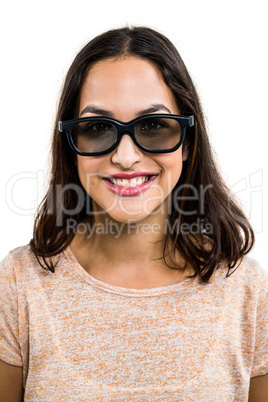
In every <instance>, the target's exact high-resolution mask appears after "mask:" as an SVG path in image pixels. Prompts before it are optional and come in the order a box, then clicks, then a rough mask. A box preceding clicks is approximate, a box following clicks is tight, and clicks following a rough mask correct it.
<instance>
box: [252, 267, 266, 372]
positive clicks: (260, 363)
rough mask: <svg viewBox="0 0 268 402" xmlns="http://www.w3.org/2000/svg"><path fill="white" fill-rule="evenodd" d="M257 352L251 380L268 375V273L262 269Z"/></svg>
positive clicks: (256, 342) (257, 318) (256, 335)
mask: <svg viewBox="0 0 268 402" xmlns="http://www.w3.org/2000/svg"><path fill="white" fill-rule="evenodd" d="M258 282H259V286H258V288H259V291H258V305H257V315H256V331H255V350H254V360H253V366H252V370H251V378H252V377H257V376H260V375H264V374H267V373H268V272H266V271H265V270H264V269H263V268H261V267H260V275H259V281H258Z"/></svg>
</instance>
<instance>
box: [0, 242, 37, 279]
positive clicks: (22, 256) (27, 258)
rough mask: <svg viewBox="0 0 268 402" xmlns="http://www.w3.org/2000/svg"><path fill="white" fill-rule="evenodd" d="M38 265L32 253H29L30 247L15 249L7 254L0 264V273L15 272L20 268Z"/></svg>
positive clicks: (27, 245)
mask: <svg viewBox="0 0 268 402" xmlns="http://www.w3.org/2000/svg"><path fill="white" fill-rule="evenodd" d="M29 265H31V266H33V265H39V264H38V263H37V260H36V258H35V255H34V253H33V252H32V251H31V248H30V245H29V244H26V245H24V246H20V247H17V248H15V249H13V250H11V251H9V253H8V254H7V256H6V257H5V258H4V259H3V260H2V261H1V263H0V271H5V272H7V271H15V270H17V269H20V268H21V267H27V266H29Z"/></svg>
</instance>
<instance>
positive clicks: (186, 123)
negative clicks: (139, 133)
mask: <svg viewBox="0 0 268 402" xmlns="http://www.w3.org/2000/svg"><path fill="white" fill-rule="evenodd" d="M152 117H155V118H170V119H173V120H176V121H178V122H179V123H180V126H181V138H180V141H179V142H178V144H176V145H175V146H174V147H173V148H171V149H163V150H161V149H157V150H153V149H148V148H145V147H143V146H142V145H141V144H140V143H139V142H138V141H137V139H136V137H135V129H134V128H135V125H136V123H137V122H138V121H142V120H146V119H148V118H152ZM94 120H98V121H105V122H109V123H113V124H114V125H115V127H116V129H117V138H116V140H115V142H114V143H113V145H112V146H111V147H110V148H108V149H106V150H105V151H101V152H81V151H79V149H77V148H76V146H75V144H74V142H73V138H72V129H73V126H74V125H75V124H77V123H82V122H85V121H94ZM192 126H194V116H179V115H175V114H149V115H145V116H141V117H138V118H136V119H134V120H131V121H129V122H127V123H122V122H121V121H118V120H114V119H111V118H109V117H100V116H94V117H83V118H80V119H73V120H66V121H60V122H59V131H60V132H61V133H66V134H67V138H68V142H69V145H70V147H71V148H72V150H73V151H74V152H75V153H76V154H78V155H81V156H98V155H105V154H108V153H110V152H112V151H113V150H114V149H115V148H116V147H117V146H118V145H119V143H120V141H121V138H122V137H123V135H125V134H126V135H129V136H130V137H131V139H132V141H133V142H134V144H135V145H136V146H137V147H138V148H140V149H141V150H142V151H145V152H150V153H154V154H162V153H170V152H174V151H176V150H177V149H179V147H180V146H181V144H182V143H183V141H184V138H185V131H186V128H187V127H192Z"/></svg>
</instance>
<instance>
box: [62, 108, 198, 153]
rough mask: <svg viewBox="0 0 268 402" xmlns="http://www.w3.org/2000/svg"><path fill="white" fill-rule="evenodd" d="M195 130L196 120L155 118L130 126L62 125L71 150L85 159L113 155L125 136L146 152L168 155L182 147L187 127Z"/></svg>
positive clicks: (87, 121) (105, 121) (102, 120)
mask: <svg viewBox="0 0 268 402" xmlns="http://www.w3.org/2000/svg"><path fill="white" fill-rule="evenodd" d="M192 126H194V116H187V117H185V116H178V115H172V114H153V115H146V116H141V117H138V118H136V119H134V120H131V121H129V122H128V123H122V122H120V121H118V120H114V119H110V118H108V117H85V118H81V119H73V120H67V121H60V122H59V131H60V132H62V133H63V132H64V133H66V134H67V137H68V142H69V144H70V146H71V148H72V150H73V151H74V152H75V153H77V154H78V155H82V156H98V155H105V154H108V153H109V152H111V151H113V150H114V149H115V148H116V147H117V146H118V145H119V143H120V140H121V138H122V137H123V135H129V136H130V137H131V139H132V141H133V142H134V144H135V145H137V147H139V148H140V149H142V150H143V151H145V152H151V153H168V152H174V151H176V150H177V149H178V148H179V147H180V146H181V144H182V143H183V140H184V137H185V131H186V127H192Z"/></svg>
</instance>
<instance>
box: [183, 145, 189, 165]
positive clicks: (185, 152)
mask: <svg viewBox="0 0 268 402" xmlns="http://www.w3.org/2000/svg"><path fill="white" fill-rule="evenodd" d="M188 156H189V145H188V144H187V145H185V146H184V147H183V149H182V161H183V162H185V161H187V159H188Z"/></svg>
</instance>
